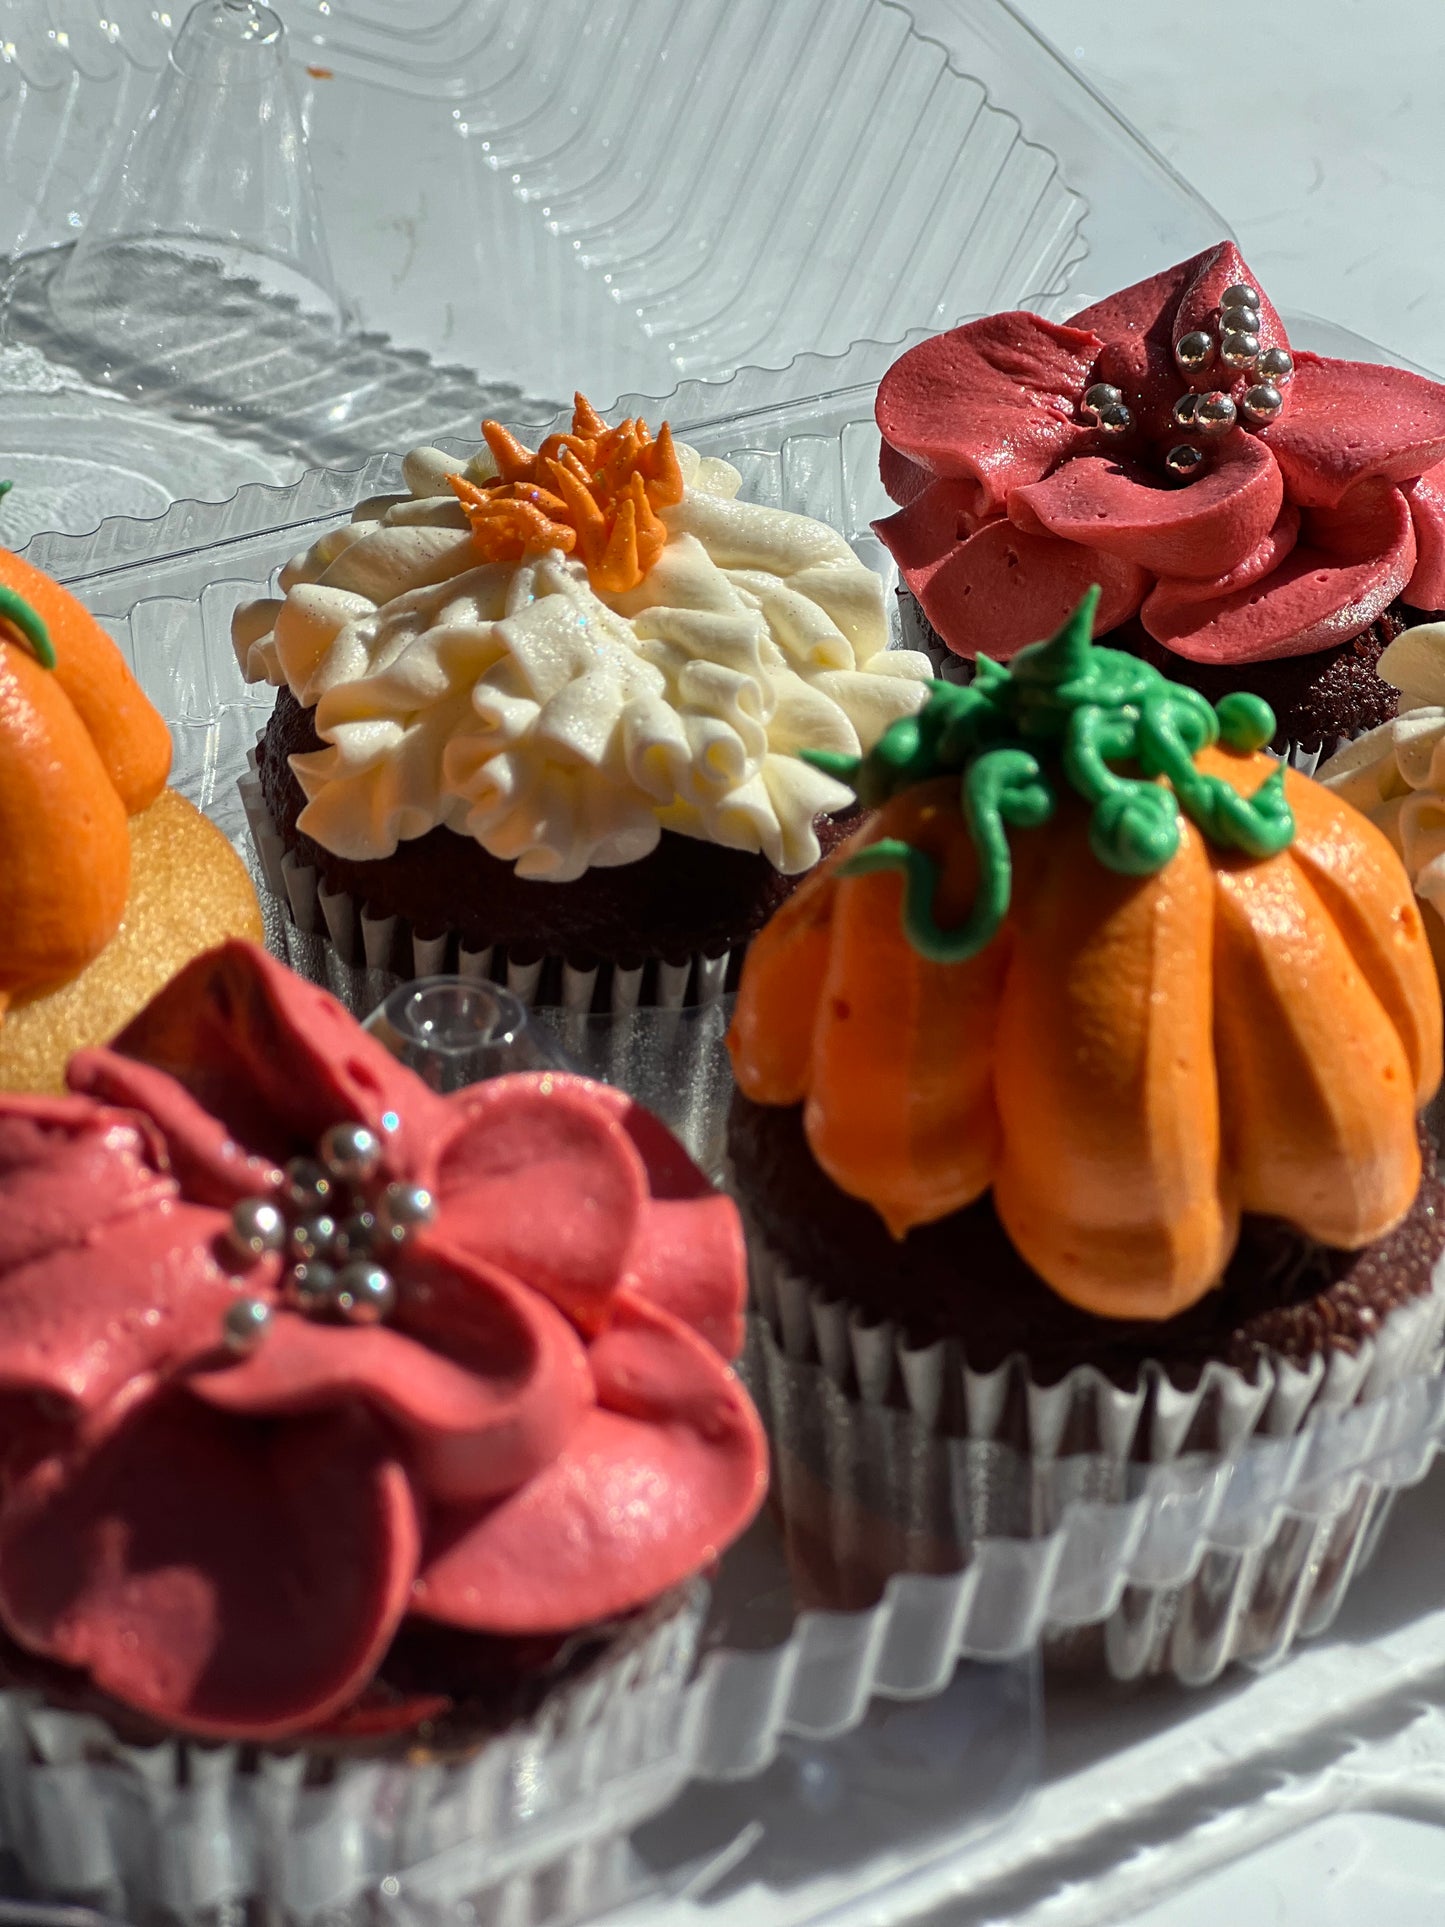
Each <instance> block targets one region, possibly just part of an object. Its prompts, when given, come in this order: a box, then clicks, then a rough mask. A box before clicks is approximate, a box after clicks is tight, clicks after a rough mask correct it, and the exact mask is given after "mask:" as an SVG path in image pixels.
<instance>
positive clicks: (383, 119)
mask: <svg viewBox="0 0 1445 1927" xmlns="http://www.w3.org/2000/svg"><path fill="white" fill-rule="evenodd" d="M278 5H279V11H280V12H281V14H282V16H283V18H284V20H285V22H286V25H287V27H288V30H289V35H290V49H291V55H292V59H293V62H294V63H295V68H296V79H297V81H298V82H299V85H300V87H301V89H302V96H303V99H302V106H303V112H304V115H305V119H306V124H307V127H308V130H309V138H308V141H307V150H308V153H309V157H310V162H311V169H312V172H313V174H314V177H315V182H316V191H317V196H318V199H319V202H320V207H321V211H322V215H323V218H324V223H325V228H326V232H327V237H328V240H329V244H330V252H331V257H332V261H333V264H334V268H335V276H336V281H337V283H338V285H339V287H340V289H341V291H342V293H343V296H344V297H345V298H346V300H347V301H348V302H349V304H350V306H351V308H352V310H353V311H354V315H355V319H356V322H357V325H358V329H359V333H358V334H357V335H356V336H355V337H354V338H353V339H351V340H349V341H348V342H347V343H346V344H345V345H344V347H343V348H342V349H341V350H340V351H339V352H338V349H337V346H336V343H335V341H334V339H333V338H332V337H330V336H329V335H326V334H324V333H319V334H318V333H314V332H311V331H308V328H307V326H306V324H305V322H304V319H303V318H302V317H301V316H299V315H298V314H297V313H295V312H293V311H292V310H291V309H290V308H288V307H287V305H286V304H285V303H284V302H280V301H276V300H270V301H268V300H267V299H265V298H264V293H263V292H256V291H253V293H251V294H248V292H247V291H246V289H245V288H244V287H242V286H241V285H240V284H238V283H236V282H234V281H227V282H224V283H220V284H218V286H217V288H216V289H215V291H214V293H215V298H214V301H213V302H209V303H208V302H207V301H205V300H204V299H198V301H197V304H196V312H195V314H194V316H191V315H190V314H189V313H188V314H187V321H188V322H189V323H190V324H191V325H192V327H193V330H194V335H193V338H191V337H190V336H188V337H187V338H185V339H184V340H181V341H180V342H178V343H173V344H171V346H170V347H169V348H168V351H167V353H168V357H169V358H168V360H167V362H166V370H167V371H168V372H165V373H164V374H162V373H160V372H158V370H157V369H156V368H155V367H152V366H145V365H142V364H141V363H140V362H138V361H137V360H136V358H135V357H134V356H133V355H132V356H129V357H127V355H126V354H125V353H122V352H117V351H116V350H115V348H114V344H111V343H106V344H104V345H103V346H102V347H101V348H100V349H97V347H96V345H95V344H94V343H89V344H87V343H86V342H84V341H82V340H80V339H77V338H73V337H72V335H70V334H68V333H67V331H66V329H65V327H63V326H62V325H61V323H60V321H59V320H58V319H57V316H56V313H55V311H54V309H53V308H52V305H51V301H50V293H51V287H52V282H53V281H54V278H55V276H56V275H57V274H58V273H61V272H63V270H64V267H65V264H66V260H67V254H68V250H69V249H70V248H71V246H72V245H73V243H74V241H75V238H76V236H77V234H79V233H81V232H82V231H83V230H84V226H85V222H86V218H87V214H88V212H89V211H90V209H91V208H92V207H93V206H94V204H95V202H96V199H97V196H98V195H100V194H101V192H102V190H103V188H104V185H105V183H106V181H107V178H108V176H109V173H110V171H111V170H112V168H113V166H114V163H115V160H116V157H117V155H118V153H120V152H121V151H123V148H124V143H125V141H126V140H127V138H128V136H129V133H130V130H131V129H132V128H133V127H135V126H136V124H137V122H138V120H139V119H140V117H141V116H142V115H143V113H144V111H145V109H146V105H147V102H148V101H149V99H150V97H151V94H152V91H153V89H154V87H155V85H156V82H157V78H158V76H159V75H160V73H161V72H162V70H163V68H164V66H165V63H166V60H167V57H168V53H169V49H170V46H171V41H172V36H173V34H174V32H175V29H176V27H177V26H178V25H179V22H180V20H181V18H182V17H183V13H184V9H183V8H177V9H175V10H174V12H167V11H163V10H160V9H156V8H153V7H151V6H150V5H149V4H148V0H114V4H113V5H108V6H107V7H106V9H105V10H104V14H103V16H102V15H101V14H99V13H98V12H97V10H96V9H95V8H94V7H92V6H90V5H88V4H84V0H5V4H4V5H3V6H0V115H3V134H0V154H3V162H4V168H5V175H6V185H7V193H6V196H5V206H4V208H3V210H0V253H4V254H6V255H8V256H9V257H10V261H11V269H10V274H9V279H8V283H7V285H6V287H5V290H4V297H3V304H0V315H3V331H4V332H3V339H4V341H5V342H6V343H7V344H8V346H5V347H3V348H0V407H3V413H0V446H4V447H5V452H6V454H7V460H8V467H7V473H9V474H12V475H13V476H14V477H15V479H17V480H18V481H19V482H20V483H22V484H23V487H22V488H19V489H17V491H16V493H15V496H14V497H13V498H12V500H11V502H10V503H9V504H8V505H7V513H6V519H5V524H4V526H5V528H6V530H8V531H9V533H10V539H11V541H12V544H18V543H19V542H21V541H23V540H25V539H26V538H27V537H28V536H29V535H31V534H33V533H36V532H39V531H40V530H43V529H47V528H49V529H70V530H84V529H88V528H93V527H94V526H95V524H96V523H97V522H98V521H99V520H100V519H101V518H102V517H103V516H104V515H107V514H123V515H132V516H133V515H148V514H154V513H156V512H158V511H159V510H161V509H163V508H164V507H165V505H166V503H167V502H168V501H170V500H172V499H180V498H185V497H204V498H208V499H219V498H222V497H224V496H227V495H229V494H230V493H231V492H232V491H233V490H234V489H235V488H237V487H239V486H241V485H242V484H244V483H247V482H254V481H283V480H290V479H292V478H294V477H295V476H296V475H297V474H298V473H299V472H300V471H301V470H302V469H303V468H304V467H306V466H308V465H319V464H329V465H345V464H350V463H354V462H356V461H359V460H362V459H364V458H365V457H366V456H367V455H369V454H370V453H371V452H372V451H373V450H376V449H379V448H405V447H407V446H410V445H413V444H415V443H417V442H419V441H422V440H429V439H435V438H436V437H438V436H440V435H445V434H448V433H450V434H459V433H475V430H476V423H477V421H478V419H479V417H480V416H481V415H483V414H487V413H493V414H501V413H504V412H505V413H508V414H509V415H512V416H514V417H519V418H521V419H526V420H536V419H537V418H538V417H539V415H547V414H550V413H551V412H552V411H553V409H554V408H555V407H556V406H557V405H558V404H559V403H560V402H562V401H564V400H566V399H567V398H568V397H570V395H571V393H572V391H573V389H574V388H576V387H581V388H583V389H584V390H585V391H586V392H587V393H589V395H590V396H591V398H592V400H593V401H594V402H596V403H597V404H598V405H599V406H602V405H605V404H607V403H609V402H610V401H611V400H612V399H613V398H614V397H616V396H618V395H621V394H628V393H632V394H651V395H666V394H668V393H669V392H670V391H671V390H672V389H673V388H674V387H676V385H677V384H678V382H679V381H680V380H683V379H687V378H702V379H711V380H716V379H720V378H724V377H728V376H731V375H733V374H735V373H736V372H737V371H739V370H741V369H746V368H751V369H754V370H758V369H765V370H770V371H774V372H775V373H777V374H779V375H780V377H781V379H780V382H779V385H778V387H777V389H776V393H777V395H778V396H779V398H780V399H781V398H786V397H787V396H790V395H792V396H796V395H800V394H803V393H806V392H808V391H807V389H806V388H805V387H803V386H801V385H800V383H801V382H802V381H804V380H808V379H814V378H815V377H813V376H811V375H809V374H806V373H804V374H802V375H800V374H799V373H798V372H797V371H796V370H793V369H791V368H790V364H792V363H794V362H795V360H796V358H797V357H799V356H813V355H823V356H828V357H835V356H838V355H841V354H843V353H844V352H845V351H847V350H848V349H849V348H850V346H851V345H852V344H854V343H860V342H870V341H871V342H872V343H875V344H878V346H877V347H876V348H875V351H874V352H873V353H872V354H871V355H870V356H863V357H860V358H858V359H857V360H856V361H855V365H856V366H858V367H860V368H862V369H864V371H865V372H871V374H872V375H873V376H874V378H876V376H877V375H878V374H880V373H881V372H882V370H883V368H884V367H886V366H887V363H888V361H889V360H891V359H892V348H891V347H890V346H889V345H888V344H894V343H897V342H898V341H900V340H902V339H903V338H904V337H906V336H908V335H910V334H912V333H914V332H917V331H919V330H925V331H928V330H933V329H936V328H939V327H945V326H948V325H950V324H952V323H953V322H955V321H957V320H960V319H963V318H964V317H966V316H967V315H969V314H972V313H980V312H985V311H987V310H990V309H995V308H999V307H1007V306H1010V305H1014V304H1023V303H1031V304H1034V305H1038V306H1041V307H1042V308H1043V309H1044V311H1045V312H1053V313H1058V312H1064V311H1068V310H1069V309H1071V308H1072V307H1075V306H1078V305H1082V303H1083V302H1084V301H1085V300H1087V299H1090V298H1092V296H1093V295H1094V294H1097V293H1099V292H1102V291H1103V290H1104V289H1105V288H1107V287H1109V286H1113V285H1120V284H1122V283H1124V282H1126V281H1128V280H1129V279H1132V278H1134V277H1135V276H1137V274H1138V273H1140V272H1141V271H1145V270H1147V269H1149V268H1151V267H1155V266H1162V265H1165V264H1166V263H1167V262H1169V261H1171V260H1175V259H1178V258H1180V257H1181V256H1183V255H1186V254H1189V253H1191V252H1193V251H1194V250H1196V249H1198V248H1200V247H1202V246H1204V245H1206V244H1207V243H1208V242H1209V241H1211V240H1213V239H1217V238H1218V235H1219V233H1220V232H1221V230H1222V223H1221V222H1220V221H1219V219H1218V217H1217V216H1215V215H1213V214H1212V213H1211V212H1210V210H1209V209H1208V208H1207V207H1205V206H1204V204H1203V203H1202V202H1201V201H1200V200H1199V199H1198V197H1197V196H1195V195H1194V194H1193V193H1192V192H1191V191H1190V190H1189V189H1188V188H1187V187H1186V186H1185V184H1184V183H1183V182H1181V181H1180V180H1179V179H1178V178H1177V177H1176V176H1174V175H1173V174H1171V173H1170V171H1169V170H1168V169H1167V168H1166V167H1165V166H1164V164H1163V163H1162V162H1160V161H1159V160H1158V159H1157V157H1155V156H1154V155H1153V154H1151V153H1150V152H1149V150H1148V149H1146V148H1145V147H1144V146H1143V145H1142V144H1141V143H1140V142H1139V141H1138V140H1137V138H1136V137H1135V136H1133V135H1132V134H1131V133H1130V132H1129V130H1128V129H1127V128H1126V127H1125V126H1124V125H1123V123H1122V122H1120V121H1119V120H1118V119H1117V118H1116V117H1115V116H1114V114H1113V113H1112V111H1111V110H1110V109H1109V108H1108V107H1107V106H1106V105H1105V104H1104V103H1103V102H1102V101H1101V100H1100V99H1099V98H1098V97H1097V96H1096V95H1094V94H1092V93H1091V92H1090V91H1089V90H1088V89H1087V88H1086V87H1085V86H1084V85H1083V83H1082V82H1080V81H1079V80H1078V78H1077V77H1076V76H1075V75H1074V74H1073V73H1072V72H1071V71H1070V69H1069V68H1068V67H1067V66H1066V65H1065V64H1064V63H1063V62H1062V61H1061V60H1060V59H1059V58H1058V56H1057V55H1055V54H1054V53H1053V52H1052V50H1050V49H1049V48H1048V47H1047V46H1046V45H1045V44H1044V43H1043V42H1042V41H1040V40H1039V39H1038V38H1037V37H1036V36H1035V35H1034V34H1033V33H1032V32H1031V31H1030V29H1029V28H1028V27H1026V26H1025V25H1024V24H1023V23H1022V22H1021V21H1020V20H1019V19H1018V18H1017V16H1015V15H1014V14H1013V13H1012V12H1011V11H1010V10H1009V8H1008V6H1007V5H1006V4H1005V0H970V4H963V0H922V3H921V4H920V5H918V6H916V7H914V6H903V5H900V4H896V0H796V4H794V3H793V0H790V4H788V5H787V6H779V5H776V4H774V0H601V4H591V3H590V0H410V3H409V5H408V7H407V8H406V10H405V11H406V18H405V22H404V23H403V22H402V21H401V20H400V18H399V17H398V14H397V12H396V9H395V8H394V7H393V6H390V5H387V4H382V0H348V3H347V4H346V5H345V6H333V5H331V4H330V0H278ZM222 137H223V138H224V139H225V140H227V141H228V142H230V143H231V144H232V145H233V146H234V147H236V148H237V149H238V150H240V151H244V147H245V144H246V143H248V142H253V141H254V140H255V139H256V138H257V134H256V130H255V128H254V127H253V126H251V125H249V124H248V123H247V122H246V120H245V118H244V116H243V115H242V114H241V113H240V112H239V111H238V112H237V113H236V116H235V122H234V124H230V123H229V122H228V124H227V125H226V126H225V127H224V129H223V130H222ZM824 385H826V380H824Z"/></svg>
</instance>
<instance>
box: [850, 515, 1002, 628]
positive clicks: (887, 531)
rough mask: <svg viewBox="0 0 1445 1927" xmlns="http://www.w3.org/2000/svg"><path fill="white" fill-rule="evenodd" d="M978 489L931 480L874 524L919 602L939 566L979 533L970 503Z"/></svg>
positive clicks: (976, 519) (941, 566)
mask: <svg viewBox="0 0 1445 1927" xmlns="http://www.w3.org/2000/svg"><path fill="white" fill-rule="evenodd" d="M977 494H978V488H977V484H976V483H974V482H960V481H958V480H957V479H955V478H950V479H949V480H947V481H942V482H933V483H931V484H930V485H929V487H927V488H926V489H925V490H924V491H923V493H922V494H921V495H920V496H919V497H918V498H917V499H916V500H915V501H912V502H910V503H908V505H907V506H906V507H905V508H901V509H898V510H897V511H896V512H895V513H894V514H892V515H885V516H882V517H881V518H880V519H879V520H878V521H876V522H875V523H874V524H873V533H874V534H875V535H876V536H877V537H878V540H879V541H880V542H881V543H882V544H883V546H884V548H885V549H887V551H888V553H889V554H890V555H891V556H892V557H893V560H894V561H895V562H896V563H897V564H898V568H899V571H900V573H901V574H902V576H903V579H904V580H905V581H906V582H907V584H908V586H909V588H910V589H911V590H912V591H913V593H914V595H916V596H917V598H918V600H919V601H920V602H922V601H923V599H924V596H925V595H926V593H927V591H928V585H929V583H930V582H931V581H932V580H933V577H934V575H935V574H936V573H937V571H938V570H939V569H941V568H943V567H944V566H945V565H946V564H947V563H948V562H950V561H951V560H952V559H953V557H954V555H956V554H957V552H958V545H959V543H960V542H966V541H967V540H968V538H969V537H970V536H971V535H975V534H977V533H978V530H979V527H980V523H979V520H978V517H977V516H976V515H975V514H974V513H973V510H972V508H971V507H970V504H971V503H972V502H973V501H974V500H975V499H976V497H977ZM983 526H985V527H986V526H987V524H984V525H983ZM935 626H936V625H935ZM940 633H942V632H941V631H940Z"/></svg>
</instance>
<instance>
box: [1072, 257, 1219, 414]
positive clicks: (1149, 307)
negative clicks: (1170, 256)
mask: <svg viewBox="0 0 1445 1927" xmlns="http://www.w3.org/2000/svg"><path fill="white" fill-rule="evenodd" d="M1206 258H1207V257H1206V256H1204V255H1196V257H1195V259H1194V260H1193V261H1185V262H1181V263H1180V265H1179V266H1178V267H1174V268H1167V269H1166V270H1165V271H1164V273H1163V274H1155V275H1151V276H1150V277H1149V279H1148V280H1147V281H1136V282H1135V284H1134V285H1133V287H1132V288H1124V289H1123V290H1121V292H1120V293H1118V294H1116V295H1111V296H1110V297H1109V299H1108V300H1107V301H1099V302H1096V303H1095V304H1094V306H1093V307H1092V308H1085V310H1084V312H1083V313H1082V314H1078V315H1075V316H1074V318H1073V321H1072V324H1071V325H1072V326H1073V327H1076V328H1087V329H1089V330H1090V331H1091V332H1092V333H1094V334H1096V335H1099V336H1101V337H1102V339H1103V343H1104V346H1103V348H1102V349H1101V350H1100V352H1099V359H1098V362H1097V364H1096V366H1095V369H1094V379H1095V380H1096V381H1107V382H1112V383H1113V385H1114V387H1116V388H1118V389H1120V390H1122V392H1123V395H1124V398H1125V400H1126V401H1127V403H1128V405H1129V407H1130V408H1131V409H1132V410H1133V411H1134V417H1135V422H1136V424H1137V429H1138V432H1139V433H1140V434H1141V435H1142V436H1143V437H1144V438H1145V439H1146V440H1149V441H1153V440H1155V439H1156V438H1158V437H1159V436H1162V435H1164V434H1165V433H1166V432H1167V431H1168V429H1169V428H1170V427H1171V426H1172V423H1171V410H1172V409H1173V407H1174V403H1175V401H1176V400H1177V398H1178V397H1179V396H1180V395H1182V394H1183V393H1184V389H1185V386H1186V384H1185V382H1184V380H1183V378H1182V377H1181V375H1180V373H1179V370H1178V369H1177V368H1176V367H1175V365H1174V313H1175V309H1176V307H1177V305H1178V301H1179V297H1180V294H1181V292H1182V290H1183V289H1184V288H1185V287H1186V286H1187V285H1188V281H1189V277H1190V273H1191V271H1193V270H1194V269H1195V268H1196V267H1197V266H1198V263H1199V262H1200V261H1202V260H1204V259H1206ZM1176 439H1177V437H1176Z"/></svg>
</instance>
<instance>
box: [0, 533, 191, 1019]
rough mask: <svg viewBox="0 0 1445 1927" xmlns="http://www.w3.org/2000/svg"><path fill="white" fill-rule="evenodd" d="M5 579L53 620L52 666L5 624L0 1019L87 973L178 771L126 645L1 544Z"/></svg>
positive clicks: (0, 627)
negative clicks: (133, 840) (136, 824)
mask: <svg viewBox="0 0 1445 1927" xmlns="http://www.w3.org/2000/svg"><path fill="white" fill-rule="evenodd" d="M0 584H3V586H4V587H6V588H8V589H10V590H12V591H13V592H14V593H15V594H17V595H19V596H22V597H23V598H24V599H25V601H26V602H27V603H29V604H30V606H31V608H32V609H33V610H34V611H35V612H36V613H37V614H38V615H39V616H40V617H41V619H42V620H43V622H44V624H45V627H46V630H47V631H48V633H49V638H50V642H51V645H52V647H53V649H54V652H55V667H54V669H46V668H44V667H42V666H41V664H40V662H38V661H37V659H36V657H35V655H34V653H33V651H32V650H31V648H30V646H29V645H28V644H27V643H26V642H25V641H24V640H23V639H22V638H21V637H20V636H19V635H18V634H17V633H16V632H15V631H14V630H13V629H12V628H11V627H10V625H9V624H7V623H5V622H3V621H0V938H3V941H0V1016H3V1013H4V1011H5V1009H6V1007H7V1006H8V1005H9V1004H10V1003H12V1002H13V1001H14V1000H15V999H16V998H19V997H24V996H27V995H29V994H30V993H32V992H34V991H39V990H43V989H46V988H48V987H50V986H51V985H53V984H57V983H62V982H64V981H66V980H67V979H68V978H71V977H73V976H75V975H77V973H78V972H80V971H81V970H83V969H84V968H85V966H86V965H87V964H88V963H90V961H91V960H92V959H93V958H94V957H96V956H98V955H99V953H100V952H101V951H102V950H103V949H104V948H105V946H106V945H107V944H108V943H109V942H110V940H111V938H112V937H113V936H114V935H115V934H116V931H117V930H118V929H119V927H120V920H121V917H122V915H123V913H124V910H125V903H126V896H127V892H128V889H129V883H130V839H129V833H128V831H127V828H126V818H127V816H135V815H138V814H139V813H140V812H141V811H142V810H145V809H147V808H148V807H149V806H150V804H151V803H153V802H154V801H155V799H156V797H157V796H159V794H160V792H161V790H162V789H163V788H164V787H165V781H166V777H167V775H168V774H169V773H170V762H171V742H170V735H169V732H168V731H167V729H166V726H165V724H164V722H163V721H162V720H161V718H160V716H159V715H158V714H157V713H156V711H155V710H154V709H153V708H152V707H151V705H150V703H148V702H147V701H146V698H145V697H144V695H142V693H141V690H140V688H139V686H138V684H137V683H136V681H135V678H134V677H133V676H132V675H131V673H130V670H129V669H128V668H127V667H126V665H125V662H124V660H123V659H122V657H121V654H120V651H119V650H118V649H117V648H116V646H115V644H114V643H113V642H112V641H111V640H110V638H109V637H108V636H107V635H106V634H105V632H104V630H102V629H101V627H100V625H99V624H98V623H97V622H96V620H95V618H94V617H93V616H92V615H90V614H89V613H88V612H87V611H86V610H85V609H83V608H82V607H81V606H80V604H79V603H78V602H77V601H76V600H75V599H74V597H73V596H70V595H68V594H67V593H66V591H65V590H64V589H62V588H61V587H60V585H59V584H58V583H56V582H54V581H52V580H51V579H50V577H48V576H44V575H42V574H41V573H40V572H39V570H37V569H33V568H31V566H30V565H29V564H28V563H26V562H24V561H22V560H21V559H20V557H18V556H14V555H10V554H8V553H6V552H5V551H4V550H0Z"/></svg>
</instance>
